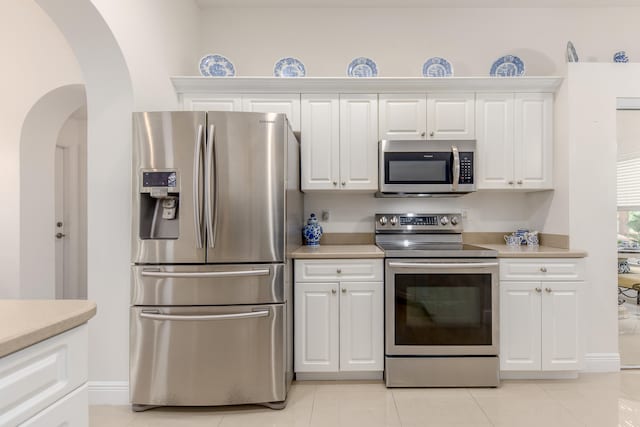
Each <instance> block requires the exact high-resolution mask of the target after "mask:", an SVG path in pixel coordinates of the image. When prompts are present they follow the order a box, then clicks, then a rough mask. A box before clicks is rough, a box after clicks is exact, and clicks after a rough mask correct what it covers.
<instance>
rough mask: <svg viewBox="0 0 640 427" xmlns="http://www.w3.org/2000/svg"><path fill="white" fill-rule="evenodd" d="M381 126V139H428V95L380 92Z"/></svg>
mask: <svg viewBox="0 0 640 427" xmlns="http://www.w3.org/2000/svg"><path fill="white" fill-rule="evenodd" d="M379 126H380V132H379V137H380V139H396V140H403V139H404V140H407V139H408V140H416V139H426V137H427V97H426V95H425V94H421V93H418V94H380V114H379Z"/></svg>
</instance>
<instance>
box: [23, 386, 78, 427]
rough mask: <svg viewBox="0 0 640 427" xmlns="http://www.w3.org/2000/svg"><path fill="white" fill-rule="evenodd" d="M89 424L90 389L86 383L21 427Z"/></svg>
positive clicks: (65, 426) (67, 426)
mask: <svg viewBox="0 0 640 427" xmlns="http://www.w3.org/2000/svg"><path fill="white" fill-rule="evenodd" d="M88 425H89V391H88V386H87V384H84V385H82V386H80V387H78V388H77V389H75V390H74V391H72V392H71V393H69V394H67V395H66V396H65V397H63V398H62V399H60V400H58V401H56V403H54V404H53V405H51V406H49V407H48V408H46V409H45V410H44V411H42V412H38V414H37V415H35V416H34V417H32V418H29V419H28V420H27V421H26V422H24V423H23V424H20V427H51V426H60V427H86V426H88Z"/></svg>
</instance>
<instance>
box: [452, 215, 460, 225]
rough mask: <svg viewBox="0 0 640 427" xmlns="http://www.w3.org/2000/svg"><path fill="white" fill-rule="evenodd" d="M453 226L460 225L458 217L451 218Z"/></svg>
mask: <svg viewBox="0 0 640 427" xmlns="http://www.w3.org/2000/svg"><path fill="white" fill-rule="evenodd" d="M451 225H458V217H457V216H452V217H451Z"/></svg>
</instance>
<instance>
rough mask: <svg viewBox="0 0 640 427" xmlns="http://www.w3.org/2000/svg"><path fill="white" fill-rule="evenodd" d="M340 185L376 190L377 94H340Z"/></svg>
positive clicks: (354, 188) (342, 186) (346, 187)
mask: <svg viewBox="0 0 640 427" xmlns="http://www.w3.org/2000/svg"><path fill="white" fill-rule="evenodd" d="M340 187H341V188H343V189H346V190H377V189H378V96H377V95H367V94H365V95H341V96H340Z"/></svg>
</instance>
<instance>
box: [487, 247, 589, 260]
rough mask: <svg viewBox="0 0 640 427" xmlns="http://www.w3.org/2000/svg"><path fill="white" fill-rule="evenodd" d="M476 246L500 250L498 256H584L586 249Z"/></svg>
mask: <svg viewBox="0 0 640 427" xmlns="http://www.w3.org/2000/svg"><path fill="white" fill-rule="evenodd" d="M475 245H476V246H482V247H483V248H487V249H493V250H495V251H498V258H584V257H586V256H587V253H586V252H585V251H580V250H577V249H561V248H553V247H551V246H542V245H540V246H527V245H521V246H507V245H500V244H497V245H496V244H488V243H476V244H475Z"/></svg>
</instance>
